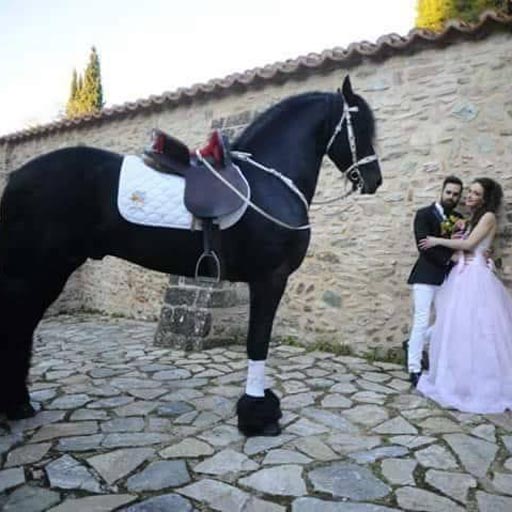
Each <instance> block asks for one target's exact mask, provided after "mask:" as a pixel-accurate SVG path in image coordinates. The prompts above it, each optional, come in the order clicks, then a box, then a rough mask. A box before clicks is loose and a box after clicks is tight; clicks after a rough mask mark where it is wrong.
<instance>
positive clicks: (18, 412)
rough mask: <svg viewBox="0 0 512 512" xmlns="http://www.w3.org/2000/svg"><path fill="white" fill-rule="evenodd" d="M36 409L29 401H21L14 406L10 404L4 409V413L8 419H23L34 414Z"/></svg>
mask: <svg viewBox="0 0 512 512" xmlns="http://www.w3.org/2000/svg"><path fill="white" fill-rule="evenodd" d="M35 414H36V410H35V409H34V408H33V407H32V405H31V404H30V402H28V403H23V404H20V405H16V406H10V407H7V408H6V409H5V415H6V416H7V419H8V420H11V421H15V420H24V419H26V418H32V416H35Z"/></svg>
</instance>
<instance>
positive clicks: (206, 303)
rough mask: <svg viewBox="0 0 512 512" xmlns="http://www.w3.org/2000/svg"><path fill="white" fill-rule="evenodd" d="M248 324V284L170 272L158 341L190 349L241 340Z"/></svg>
mask: <svg viewBox="0 0 512 512" xmlns="http://www.w3.org/2000/svg"><path fill="white" fill-rule="evenodd" d="M248 324H249V291H248V287H247V285H243V284H232V283H228V282H220V283H212V284H210V283H207V284H206V283H202V282H198V281H195V280H194V279H189V278H186V277H179V276H171V277H170V279H169V287H168V288H167V292H166V294H165V298H164V305H163V307H162V312H161V314H160V321H159V323H158V327H157V331H156V334H155V345H157V346H160V347H172V348H178V349H183V350H190V351H191V350H203V349H207V348H212V347H217V346H221V345H228V344H231V343H242V342H245V338H246V335H247V328H248Z"/></svg>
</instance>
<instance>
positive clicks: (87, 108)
mask: <svg viewBox="0 0 512 512" xmlns="http://www.w3.org/2000/svg"><path fill="white" fill-rule="evenodd" d="M103 104H104V102H103V87H102V84H101V69H100V59H99V57H98V53H97V52H96V48H95V47H94V46H93V47H92V49H91V54H90V56H89V62H88V64H87V67H86V68H85V71H84V73H83V75H82V74H80V75H77V72H76V70H73V75H72V78H71V91H70V96H69V100H68V102H67V104H66V116H67V117H78V116H82V115H87V114H95V113H97V112H99V111H100V110H101V109H102V107H103Z"/></svg>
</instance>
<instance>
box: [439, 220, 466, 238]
mask: <svg viewBox="0 0 512 512" xmlns="http://www.w3.org/2000/svg"><path fill="white" fill-rule="evenodd" d="M466 226H467V220H466V219H464V218H461V217H457V216H456V215H448V217H446V219H444V220H443V222H441V236H442V237H443V238H453V237H455V238H460V237H461V236H463V235H464V232H465V231H466Z"/></svg>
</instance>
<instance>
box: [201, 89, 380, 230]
mask: <svg viewBox="0 0 512 512" xmlns="http://www.w3.org/2000/svg"><path fill="white" fill-rule="evenodd" d="M341 98H342V101H343V114H342V116H341V119H340V120H339V121H338V124H337V125H336V128H335V129H334V132H333V134H332V135H331V138H330V139H329V142H328V143H327V148H326V150H325V154H327V153H328V152H329V150H330V149H331V146H332V145H333V144H334V141H335V140H336V137H337V136H338V135H339V133H340V132H341V130H342V129H343V123H345V124H346V127H347V138H348V142H349V146H350V152H351V154H352V165H351V166H350V167H348V168H347V169H346V170H345V171H344V173H343V175H344V177H345V185H347V184H349V185H351V186H352V189H351V190H349V191H347V192H346V193H345V194H343V195H341V196H338V197H335V198H332V199H326V200H325V201H314V202H313V203H312V204H314V205H322V204H328V203H332V202H334V201H337V200H339V199H344V198H346V197H348V196H349V195H351V194H353V193H354V192H355V191H356V190H360V189H361V188H362V187H363V186H364V179H363V177H362V176H361V172H360V171H359V166H360V165H365V164H368V163H370V162H374V161H376V160H377V159H378V157H377V155H376V154H373V155H368V156H365V157H364V158H361V159H360V160H358V159H357V144H356V137H355V134H354V128H353V126H352V117H351V115H350V113H351V112H358V111H359V107H357V106H356V107H350V106H349V105H348V103H347V102H346V101H345V98H344V97H343V95H342V96H341ZM230 154H231V156H232V157H233V158H234V159H236V160H241V161H242V162H247V163H249V164H251V165H253V166H254V167H256V168H257V169H260V170H262V171H265V172H267V173H269V174H271V175H272V176H274V177H276V178H278V179H279V180H281V181H282V182H283V183H284V184H285V185H286V186H287V187H288V188H289V189H290V190H291V191H292V192H293V193H294V194H295V195H296V196H297V197H298V198H299V199H300V201H301V202H302V204H303V205H304V208H305V209H306V213H307V212H308V211H309V203H308V201H307V199H306V198H305V196H304V194H303V193H302V192H301V190H300V189H299V188H298V187H297V185H295V183H294V182H293V180H292V179H290V178H289V177H288V176H284V175H283V174H281V173H280V172H279V171H276V170H275V169H272V168H271V167H267V166H265V165H263V164H261V163H260V162H257V161H256V160H253V159H252V158H251V157H252V155H251V153H245V152H243V151H231V152H230ZM196 157H197V159H198V161H199V162H201V163H202V164H203V165H204V166H205V167H206V168H207V169H208V170H209V171H210V172H211V173H212V174H213V175H214V176H215V177H216V178H217V179H218V180H220V181H221V182H222V183H223V184H224V185H225V186H226V187H228V188H229V189H230V190H231V191H232V192H233V193H234V194H236V195H237V196H238V197H239V198H240V199H242V200H243V201H244V203H246V204H247V205H248V206H250V207H251V208H252V209H253V210H254V211H256V212H258V213H259V214H260V215H262V216H263V217H265V218H266V219H268V220H270V221H271V222H273V223H274V224H277V225H278V226H281V227H283V228H286V229H292V230H295V231H300V230H304V229H310V228H311V224H303V225H301V226H292V225H290V224H288V223H286V222H283V221H282V220H279V219H277V218H275V217H274V216H273V215H271V214H270V213H268V212H267V211H265V210H263V209H262V208H260V207H259V206H258V205H256V204H254V203H253V202H252V201H251V200H250V199H249V198H248V197H245V196H244V195H243V194H242V193H241V192H239V191H238V190H237V189H236V188H235V187H234V186H233V185H231V183H229V182H228V181H227V180H226V179H225V178H224V177H223V176H221V175H220V173H218V172H217V171H216V170H215V169H214V168H213V167H212V165H211V164H210V162H208V160H206V159H205V158H204V157H203V156H202V155H201V153H200V152H199V151H196Z"/></svg>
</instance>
